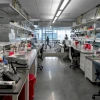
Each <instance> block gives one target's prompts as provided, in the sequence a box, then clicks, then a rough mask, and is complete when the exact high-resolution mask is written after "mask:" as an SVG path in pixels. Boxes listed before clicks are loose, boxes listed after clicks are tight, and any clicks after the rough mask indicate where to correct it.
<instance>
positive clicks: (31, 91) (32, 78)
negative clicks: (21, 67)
mask: <svg viewBox="0 0 100 100" xmlns="http://www.w3.org/2000/svg"><path fill="white" fill-rule="evenodd" d="M35 82H36V78H35V76H34V75H33V74H29V100H33V98H34V84H35Z"/></svg>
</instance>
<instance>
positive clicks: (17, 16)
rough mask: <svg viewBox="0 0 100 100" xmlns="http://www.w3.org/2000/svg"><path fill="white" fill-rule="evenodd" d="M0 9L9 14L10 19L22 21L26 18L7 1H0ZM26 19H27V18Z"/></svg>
mask: <svg viewBox="0 0 100 100" xmlns="http://www.w3.org/2000/svg"><path fill="white" fill-rule="evenodd" d="M0 10H1V11H3V12H4V13H6V14H7V15H8V16H9V20H10V21H23V20H27V18H26V17H25V16H24V15H23V14H21V13H20V12H19V11H17V10H16V9H15V8H14V7H13V6H12V5H10V4H9V3H0ZM27 21H28V20H27Z"/></svg>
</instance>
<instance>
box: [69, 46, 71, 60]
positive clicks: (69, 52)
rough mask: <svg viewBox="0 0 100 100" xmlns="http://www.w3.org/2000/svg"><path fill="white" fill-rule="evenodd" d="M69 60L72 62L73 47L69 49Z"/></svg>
mask: <svg viewBox="0 0 100 100" xmlns="http://www.w3.org/2000/svg"><path fill="white" fill-rule="evenodd" d="M69 59H70V60H71V62H72V55H71V47H69Z"/></svg>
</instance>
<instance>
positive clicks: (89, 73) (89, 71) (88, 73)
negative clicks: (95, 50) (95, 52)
mask: <svg viewBox="0 0 100 100" xmlns="http://www.w3.org/2000/svg"><path fill="white" fill-rule="evenodd" d="M94 62H97V63H100V57H98V56H95V57H94V56H86V62H85V63H86V66H85V77H86V78H88V79H89V80H90V81H91V82H95V78H96V75H95V67H94Z"/></svg>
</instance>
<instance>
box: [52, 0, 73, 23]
mask: <svg viewBox="0 0 100 100" xmlns="http://www.w3.org/2000/svg"><path fill="white" fill-rule="evenodd" d="M70 1H71V0H61V2H60V4H59V7H58V9H57V11H56V13H55V15H54V17H53V20H52V23H55V21H56V20H57V19H58V18H59V16H60V15H61V14H62V12H63V11H64V9H65V8H66V7H67V6H68V4H69V3H70Z"/></svg>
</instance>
